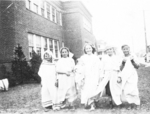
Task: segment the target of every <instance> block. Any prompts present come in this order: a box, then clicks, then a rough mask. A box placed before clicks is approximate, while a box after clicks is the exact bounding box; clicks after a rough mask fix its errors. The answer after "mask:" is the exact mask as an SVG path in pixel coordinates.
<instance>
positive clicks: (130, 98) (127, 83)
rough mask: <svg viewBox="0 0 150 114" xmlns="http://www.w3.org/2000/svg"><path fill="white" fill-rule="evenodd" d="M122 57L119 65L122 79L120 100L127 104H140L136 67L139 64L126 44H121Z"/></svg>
mask: <svg viewBox="0 0 150 114" xmlns="http://www.w3.org/2000/svg"><path fill="white" fill-rule="evenodd" d="M122 51H123V53H124V58H123V60H122V65H121V70H122V72H121V79H122V95H121V99H122V102H127V103H129V104H135V105H140V98H139V90H138V74H137V71H136V69H138V67H139V66H140V64H139V63H138V62H137V59H136V57H135V56H133V55H131V54H130V48H129V46H128V45H123V46H122Z"/></svg>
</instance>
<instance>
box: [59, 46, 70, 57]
mask: <svg viewBox="0 0 150 114" xmlns="http://www.w3.org/2000/svg"><path fill="white" fill-rule="evenodd" d="M63 49H65V50H67V52H68V57H69V49H68V48H67V47H63V48H61V49H60V54H61V57H62V50H63Z"/></svg>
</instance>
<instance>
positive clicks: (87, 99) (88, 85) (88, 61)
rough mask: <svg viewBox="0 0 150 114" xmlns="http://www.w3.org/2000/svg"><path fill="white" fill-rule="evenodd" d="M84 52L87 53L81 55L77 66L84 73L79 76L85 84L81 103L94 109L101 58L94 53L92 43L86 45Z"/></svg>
mask: <svg viewBox="0 0 150 114" xmlns="http://www.w3.org/2000/svg"><path fill="white" fill-rule="evenodd" d="M84 53H85V54H84V55H83V56H81V57H80V60H79V63H78V67H77V71H80V70H81V74H82V76H81V77H79V80H80V83H82V84H81V85H83V87H82V89H81V104H84V105H85V107H86V106H87V105H90V106H91V110H94V109H95V108H96V107H95V100H96V99H93V97H94V96H93V93H94V92H95V91H96V89H97V85H98V83H99V80H100V68H101V67H100V66H101V65H100V59H99V58H98V56H97V55H95V54H94V51H93V48H92V46H91V45H90V44H86V45H85V46H84ZM79 66H80V67H79ZM78 68H80V69H78ZM77 76H79V75H77ZM81 78H82V79H81ZM83 83H84V84H83Z"/></svg>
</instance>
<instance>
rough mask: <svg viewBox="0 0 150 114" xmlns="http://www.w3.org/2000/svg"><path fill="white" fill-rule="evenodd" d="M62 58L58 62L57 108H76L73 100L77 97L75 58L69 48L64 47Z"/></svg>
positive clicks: (61, 51)
mask: <svg viewBox="0 0 150 114" xmlns="http://www.w3.org/2000/svg"><path fill="white" fill-rule="evenodd" d="M60 53H61V58H60V59H59V60H58V61H57V63H56V71H57V80H58V84H57V85H58V86H57V90H56V96H55V106H54V107H55V108H54V109H56V110H59V109H60V108H64V107H68V106H67V104H68V103H69V106H70V108H74V105H73V102H74V100H75V99H76V97H77V96H76V88H75V80H74V73H73V69H74V66H75V63H74V60H73V59H72V58H71V57H69V49H68V48H66V47H63V48H62V49H61V50H60Z"/></svg>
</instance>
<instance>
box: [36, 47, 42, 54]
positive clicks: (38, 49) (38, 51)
mask: <svg viewBox="0 0 150 114" xmlns="http://www.w3.org/2000/svg"><path fill="white" fill-rule="evenodd" d="M36 52H37V54H38V55H41V48H39V47H37V48H36Z"/></svg>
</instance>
